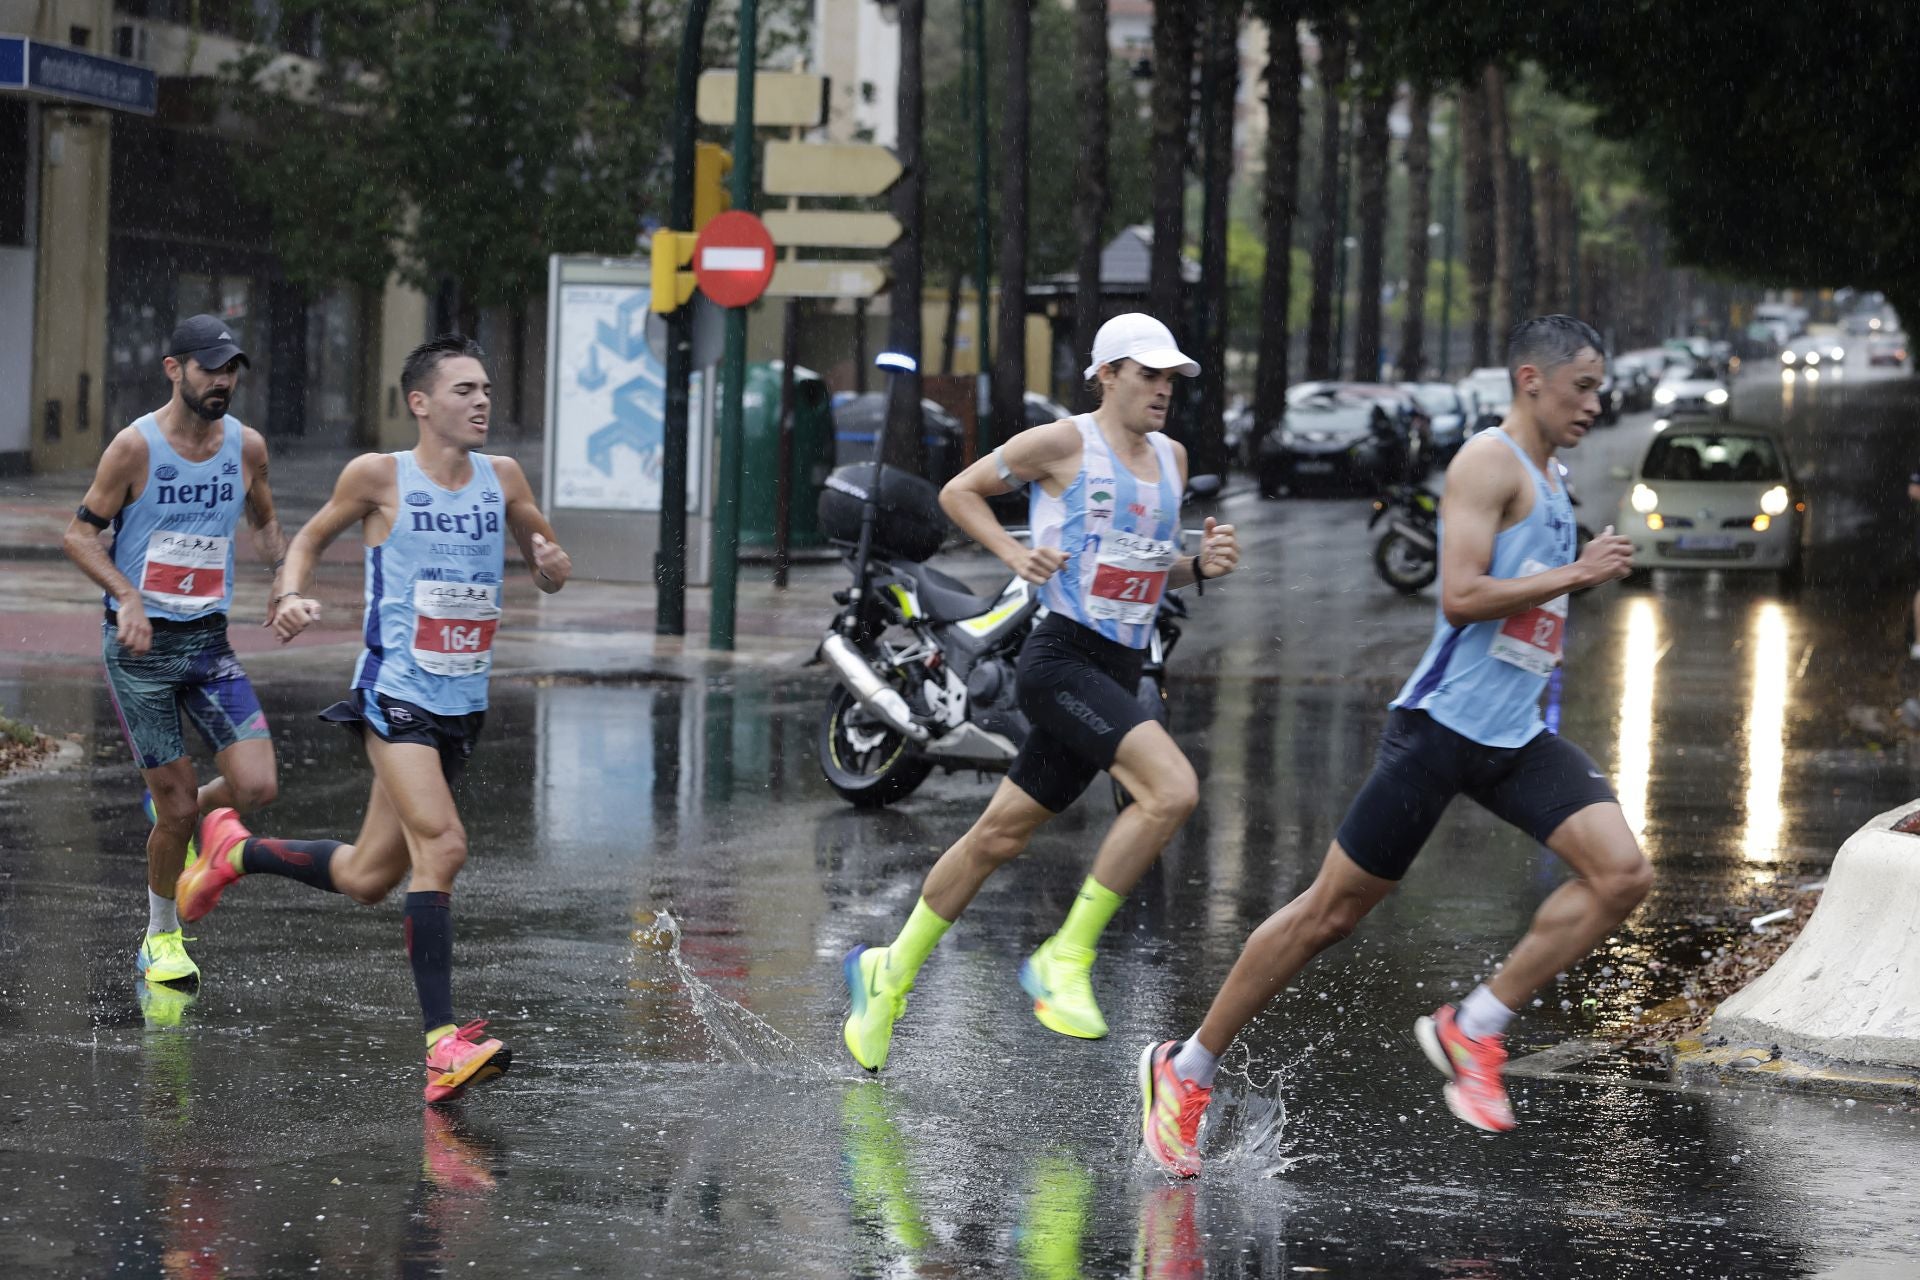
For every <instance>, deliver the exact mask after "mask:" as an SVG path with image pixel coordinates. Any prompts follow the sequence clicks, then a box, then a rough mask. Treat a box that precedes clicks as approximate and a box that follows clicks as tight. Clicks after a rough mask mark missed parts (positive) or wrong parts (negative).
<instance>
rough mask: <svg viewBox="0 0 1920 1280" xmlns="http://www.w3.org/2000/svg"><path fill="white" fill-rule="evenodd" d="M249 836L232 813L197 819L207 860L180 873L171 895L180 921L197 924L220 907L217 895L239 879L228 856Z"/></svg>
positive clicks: (200, 838)
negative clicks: (201, 918) (176, 885)
mask: <svg viewBox="0 0 1920 1280" xmlns="http://www.w3.org/2000/svg"><path fill="white" fill-rule="evenodd" d="M252 835H253V832H251V831H249V830H247V829H246V828H245V827H243V826H241V825H240V815H239V814H237V813H235V812H234V811H233V810H231V809H215V810H214V811H213V812H212V813H210V814H208V815H207V816H206V817H204V818H202V819H200V831H199V837H198V839H199V844H200V849H201V851H202V852H203V853H205V854H206V856H205V857H203V858H200V859H198V860H197V861H195V862H194V863H193V865H191V866H189V867H188V868H187V869H186V870H185V871H182V872H181V873H180V884H179V887H178V888H177V889H176V890H175V891H174V894H175V897H176V899H177V900H178V902H179V907H180V918H181V919H182V920H198V919H199V918H200V917H201V916H204V915H206V914H207V912H209V911H211V910H213V909H214V907H216V906H218V905H219V903H220V895H221V894H222V893H225V892H226V889H227V886H228V885H230V884H232V883H233V882H234V881H235V880H238V879H239V878H240V873H239V872H238V871H236V870H235V869H234V866H233V858H232V856H231V855H232V853H233V850H234V846H236V845H238V844H240V843H241V842H242V841H244V840H247V839H250V838H251V837H252Z"/></svg>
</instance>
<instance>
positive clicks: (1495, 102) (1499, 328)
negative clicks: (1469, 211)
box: [1480, 63, 1520, 345]
mask: <svg viewBox="0 0 1920 1280" xmlns="http://www.w3.org/2000/svg"><path fill="white" fill-rule="evenodd" d="M1480 86H1481V92H1482V93H1483V94H1485V95H1486V104H1487V148H1488V164H1489V165H1490V166H1491V168H1492V170H1493V336H1494V338H1495V339H1496V340H1497V341H1499V342H1500V343H1502V344H1503V345H1504V344H1505V342H1506V340H1507V331H1508V330H1509V329H1511V328H1513V322H1514V298H1515V294H1514V274H1515V268H1516V267H1517V266H1518V265H1519V256H1520V202H1519V199H1518V192H1517V191H1516V184H1515V182H1514V167H1513V148H1512V145H1511V141H1510V139H1511V133H1512V131H1511V129H1510V127H1509V124H1508V119H1507V73H1506V72H1505V71H1502V70H1501V69H1500V68H1499V67H1498V66H1496V65H1494V64H1491V63H1489V64H1488V65H1487V68H1486V70H1485V71H1483V72H1482V73H1481V76H1480Z"/></svg>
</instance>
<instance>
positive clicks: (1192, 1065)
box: [1173, 1035, 1220, 1089]
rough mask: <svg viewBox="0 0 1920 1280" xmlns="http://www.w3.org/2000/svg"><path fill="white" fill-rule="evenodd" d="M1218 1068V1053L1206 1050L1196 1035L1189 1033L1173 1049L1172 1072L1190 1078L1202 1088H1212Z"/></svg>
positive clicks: (1183, 1077) (1184, 1078)
mask: <svg viewBox="0 0 1920 1280" xmlns="http://www.w3.org/2000/svg"><path fill="white" fill-rule="evenodd" d="M1218 1070H1220V1058H1219V1055H1218V1054H1212V1053H1208V1052H1207V1047H1206V1046H1205V1045H1203V1044H1201V1043H1200V1037H1199V1036H1198V1035H1191V1036H1188V1037H1187V1038H1186V1041H1185V1042H1184V1043H1183V1044H1181V1046H1180V1047H1179V1048H1178V1049H1177V1050H1175V1051H1174V1055H1173V1074H1175V1075H1177V1076H1179V1077H1180V1078H1181V1079H1183V1080H1191V1081H1193V1082H1194V1083H1195V1084H1197V1085H1199V1086H1200V1087H1201V1088H1202V1089H1211V1088H1213V1076H1214V1073H1215V1072H1217V1071H1218Z"/></svg>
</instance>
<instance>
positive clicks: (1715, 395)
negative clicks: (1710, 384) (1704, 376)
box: [1707, 387, 1727, 404]
mask: <svg viewBox="0 0 1920 1280" xmlns="http://www.w3.org/2000/svg"><path fill="white" fill-rule="evenodd" d="M1726 402H1727V393H1726V391H1725V390H1723V389H1722V388H1720V387H1715V388H1714V389H1713V390H1711V391H1709V392H1707V403H1708V404H1725V403H1726Z"/></svg>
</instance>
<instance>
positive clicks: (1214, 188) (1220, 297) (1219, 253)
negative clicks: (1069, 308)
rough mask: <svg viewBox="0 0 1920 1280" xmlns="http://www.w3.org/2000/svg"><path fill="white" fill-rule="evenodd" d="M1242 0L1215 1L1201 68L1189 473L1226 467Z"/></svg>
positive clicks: (1211, 5) (1213, 471)
mask: <svg viewBox="0 0 1920 1280" xmlns="http://www.w3.org/2000/svg"><path fill="white" fill-rule="evenodd" d="M1241 7H1242V0H1210V3H1209V4H1208V6H1207V21H1206V28H1205V29H1206V39H1205V43H1204V48H1203V53H1202V57H1201V70H1200V135H1201V142H1202V145H1203V156H1202V161H1201V183H1200V187H1201V193H1202V196H1203V200H1202V212H1201V219H1200V223H1201V225H1200V290H1199V293H1198V294H1197V295H1196V297H1195V306H1194V312H1195V316H1194V320H1195V323H1194V335H1195V340H1196V341H1198V342H1199V344H1200V347H1201V349H1202V354H1203V356H1204V357H1205V358H1204V359H1203V361H1202V363H1201V366H1200V377H1199V378H1198V379H1197V382H1198V384H1199V385H1198V386H1197V387H1196V388H1195V390H1196V391H1197V392H1198V395H1197V396H1195V397H1194V399H1195V401H1197V404H1196V408H1197V410H1198V412H1197V413H1195V415H1194V417H1193V419H1192V420H1191V421H1189V422H1188V423H1187V424H1186V432H1185V437H1184V438H1185V440H1186V443H1187V448H1188V449H1189V450H1191V452H1192V463H1191V469H1192V474H1195V475H1201V474H1211V475H1219V474H1221V473H1222V472H1223V471H1224V470H1225V469H1226V463H1227V444H1226V430H1225V426H1226V410H1227V366H1226V359H1227V195H1228V190H1227V189H1228V184H1229V183H1230V182H1231V180H1232V177H1233V100H1234V97H1235V95H1236V90H1237V88H1238V85H1239V79H1240V17H1241Z"/></svg>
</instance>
